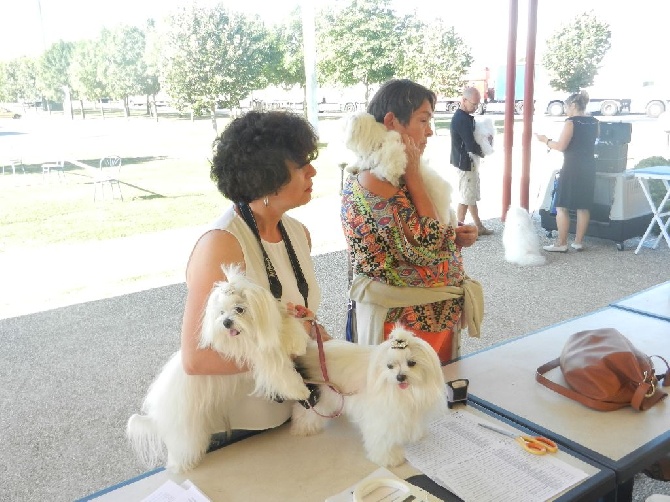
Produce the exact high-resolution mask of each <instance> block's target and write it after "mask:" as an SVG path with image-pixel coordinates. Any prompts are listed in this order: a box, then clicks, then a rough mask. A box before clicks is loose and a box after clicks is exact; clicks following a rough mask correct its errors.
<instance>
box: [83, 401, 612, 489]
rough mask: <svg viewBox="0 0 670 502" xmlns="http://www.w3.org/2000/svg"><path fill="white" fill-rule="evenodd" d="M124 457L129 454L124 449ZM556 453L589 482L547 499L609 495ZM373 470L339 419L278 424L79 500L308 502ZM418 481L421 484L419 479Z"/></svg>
mask: <svg viewBox="0 0 670 502" xmlns="http://www.w3.org/2000/svg"><path fill="white" fill-rule="evenodd" d="M453 411H466V412H467V413H473V414H475V416H477V417H486V419H487V420H490V421H493V422H494V423H496V424H497V425H499V426H500V427H502V428H506V429H508V430H510V429H511V430H514V429H516V430H517V431H521V430H524V431H527V429H525V428H523V427H519V425H516V424H513V423H512V422H511V421H508V420H506V419H503V418H501V417H496V416H495V415H494V414H493V413H492V412H490V411H488V410H485V409H482V408H480V407H478V406H476V405H468V406H462V405H459V406H458V407H457V409H456V408H455V409H454V410H453ZM450 412H452V411H447V413H450ZM128 454H129V455H131V454H132V453H131V452H130V451H129V452H128ZM556 455H557V456H558V458H560V459H561V460H563V461H565V462H567V463H568V464H570V465H572V466H574V467H577V468H579V469H582V470H583V471H585V472H586V473H587V475H588V477H587V478H586V479H585V480H584V481H582V482H581V483H579V484H577V485H576V486H574V487H573V488H571V489H569V490H567V491H566V492H565V493H563V494H562V495H559V496H558V497H557V498H556V499H554V500H559V501H565V502H567V501H573V500H595V499H597V498H599V497H601V496H604V495H607V494H609V493H612V492H613V490H614V488H615V486H616V483H615V478H614V472H613V471H612V470H611V469H609V468H606V467H603V466H602V465H599V464H598V463H597V462H593V461H591V460H589V459H587V458H585V457H584V456H582V455H579V454H575V453H574V452H570V451H569V450H568V449H567V448H559V451H558V453H557V454H556ZM378 467H379V466H378V465H376V464H374V463H372V462H370V461H369V460H368V459H367V458H366V457H365V452H364V450H363V446H362V441H361V438H360V435H359V433H358V431H357V430H356V429H355V428H354V427H353V426H352V425H351V424H350V423H349V422H348V421H347V420H346V419H344V418H343V417H340V418H337V419H334V420H333V421H332V423H330V424H329V427H327V428H326V429H325V430H324V431H323V432H322V433H320V434H317V435H315V436H310V437H295V436H291V435H290V434H289V425H288V424H285V425H283V426H281V427H278V428H277V429H273V430H269V431H266V432H263V433H261V434H257V435H255V436H252V437H249V438H246V439H243V440H242V441H239V442H237V443H233V444H231V445H228V446H225V447H223V448H221V449H219V450H216V451H213V452H211V453H209V454H207V455H206V457H205V459H204V461H203V462H202V463H201V464H200V465H199V466H198V467H196V468H195V469H193V470H191V471H189V472H186V473H184V474H183V475H177V474H172V473H170V472H168V471H166V470H164V469H157V470H154V471H150V472H148V473H145V474H143V475H141V476H138V477H137V478H133V479H130V480H128V481H125V482H123V483H120V484H118V485H115V486H112V487H110V488H107V489H105V490H102V491H100V492H97V493H94V494H92V495H89V496H87V497H85V498H83V499H81V500H80V501H78V502H84V501H89V500H94V501H95V502H129V501H139V500H141V499H142V498H143V497H146V496H148V495H149V494H151V493H152V492H153V491H154V490H156V489H157V488H158V487H159V486H161V485H162V484H163V483H164V482H165V481H166V480H168V479H171V480H173V481H175V482H177V483H181V482H183V481H184V480H185V479H189V480H190V481H192V482H193V483H194V484H195V485H196V486H197V487H198V488H199V489H200V490H201V491H202V492H203V493H204V494H205V495H206V496H208V497H209V498H210V499H211V500H212V501H213V502H236V501H244V502H250V501H253V502H263V501H273V502H274V501H291V502H302V501H304V502H315V501H323V500H325V499H326V498H327V497H330V496H331V495H334V494H336V493H339V492H341V491H343V490H345V489H346V488H347V487H349V486H352V485H354V484H355V483H357V482H358V481H360V480H361V479H363V478H364V477H366V476H367V475H369V474H371V473H372V472H374V471H375V470H376V469H377V468H378ZM390 470H391V471H392V472H393V473H394V474H395V475H397V476H400V477H402V478H404V479H407V478H409V477H414V476H417V475H421V472H419V471H418V470H417V469H415V468H414V467H412V466H411V465H410V464H409V463H407V462H405V463H404V464H403V465H401V466H399V467H397V468H391V469H390ZM421 478H423V481H425V480H427V478H426V477H425V476H421ZM410 481H412V482H414V483H415V484H417V485H420V484H423V483H419V482H418V481H419V480H416V481H415V480H414V479H411V480H410ZM428 481H429V480H428ZM424 486H425V487H427V485H425V484H424ZM441 489H442V490H443V491H444V492H445V493H446V495H445V494H440V495H439V496H440V497H442V498H444V500H447V501H458V500H460V499H458V498H457V497H455V496H454V495H453V494H451V493H450V492H446V490H444V489H443V488H441Z"/></svg>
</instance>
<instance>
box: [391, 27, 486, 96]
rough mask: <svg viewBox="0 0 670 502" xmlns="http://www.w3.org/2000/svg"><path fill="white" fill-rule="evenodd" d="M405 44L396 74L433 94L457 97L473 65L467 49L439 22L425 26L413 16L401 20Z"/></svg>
mask: <svg viewBox="0 0 670 502" xmlns="http://www.w3.org/2000/svg"><path fill="white" fill-rule="evenodd" d="M403 26H404V29H403V30H402V31H403V32H404V34H405V37H404V38H405V42H404V43H403V50H402V51H401V56H402V58H401V62H400V64H399V68H398V69H399V71H398V74H399V75H400V76H402V77H404V78H409V79H411V80H414V81H416V82H419V83H421V84H423V85H425V86H426V87H428V88H429V89H431V90H432V91H434V92H435V93H436V94H441V95H443V96H458V95H460V93H461V92H462V90H463V86H464V85H465V80H464V77H465V74H466V73H467V70H468V68H469V67H470V65H472V62H473V57H472V54H471V52H470V47H469V46H468V45H466V44H465V42H464V41H463V39H462V38H461V37H460V36H459V35H458V34H457V33H456V30H455V29H454V27H453V26H451V27H447V26H445V25H444V23H443V21H442V20H441V19H436V20H435V21H433V22H432V23H430V24H424V23H423V22H421V21H419V20H418V19H417V18H416V17H415V16H407V17H406V18H405V19H404V21H403Z"/></svg>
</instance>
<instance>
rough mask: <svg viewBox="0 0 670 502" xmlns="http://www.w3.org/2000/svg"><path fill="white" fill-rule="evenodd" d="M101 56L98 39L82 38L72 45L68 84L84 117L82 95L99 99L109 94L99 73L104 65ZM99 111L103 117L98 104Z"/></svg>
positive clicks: (95, 99)
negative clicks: (77, 98) (77, 100)
mask: <svg viewBox="0 0 670 502" xmlns="http://www.w3.org/2000/svg"><path fill="white" fill-rule="evenodd" d="M103 57H104V56H103V51H102V50H100V41H99V40H83V41H80V42H77V43H76V44H75V46H74V50H73V53H72V62H71V64H70V84H71V85H72V89H73V92H74V93H76V95H77V96H78V97H79V104H80V107H81V111H82V117H85V116H84V104H83V101H82V99H83V98H84V97H87V98H88V99H91V100H94V101H100V100H101V99H102V98H104V97H106V96H108V95H109V92H108V91H107V88H106V82H105V81H104V80H103V78H102V76H101V74H100V73H101V72H100V69H101V68H103V67H104V63H103V61H102V59H103ZM100 113H101V114H102V116H103V117H104V116H105V110H104V108H103V107H102V106H100Z"/></svg>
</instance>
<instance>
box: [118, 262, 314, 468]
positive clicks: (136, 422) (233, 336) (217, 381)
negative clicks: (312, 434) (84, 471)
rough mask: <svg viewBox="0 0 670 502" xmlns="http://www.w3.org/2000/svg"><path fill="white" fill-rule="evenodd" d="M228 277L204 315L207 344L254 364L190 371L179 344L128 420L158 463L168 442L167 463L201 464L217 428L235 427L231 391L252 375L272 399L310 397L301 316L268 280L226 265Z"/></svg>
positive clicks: (145, 454) (137, 445)
mask: <svg viewBox="0 0 670 502" xmlns="http://www.w3.org/2000/svg"><path fill="white" fill-rule="evenodd" d="M224 273H225V275H226V277H227V281H225V282H218V283H216V284H215V286H214V288H213V289H212V292H211V293H210V296H209V299H208V302H207V307H206V309H205V315H204V318H203V323H202V332H201V339H200V343H199V347H200V348H211V349H213V350H215V351H217V352H219V353H220V354H221V356H222V357H224V358H229V359H232V360H234V361H235V362H236V363H237V364H238V365H240V366H241V365H244V364H246V365H247V366H249V367H250V368H251V371H250V372H245V373H239V374H235V375H187V374H186V373H185V371H184V368H183V365H182V360H181V351H178V352H176V353H175V354H174V355H173V356H172V357H171V358H170V360H169V361H168V362H167V364H166V365H165V366H164V368H163V370H162V371H161V373H160V374H159V375H158V377H157V378H156V380H155V381H154V382H153V383H152V384H151V387H150V388H149V392H148V394H147V396H146V398H145V400H144V403H143V405H142V411H143V413H144V414H143V415H137V414H135V415H133V416H131V417H130V419H129V420H128V425H127V428H126V433H127V435H128V438H129V439H130V442H131V444H132V446H133V449H134V450H135V452H136V453H137V455H138V456H139V457H140V459H141V460H142V461H143V462H144V463H145V464H147V465H149V466H154V465H156V464H157V463H158V461H159V459H161V458H162V457H163V445H164V446H165V447H166V448H167V468H168V469H170V470H173V471H176V472H181V471H185V470H188V469H192V468H193V467H195V466H196V465H197V464H198V463H199V462H200V460H201V459H202V457H203V455H204V454H205V452H206V451H207V447H208V446H209V442H210V437H211V435H212V434H213V433H215V432H221V431H229V430H230V425H229V420H228V416H229V412H230V410H231V408H232V407H234V406H235V403H234V402H231V399H232V398H233V397H234V396H235V395H236V388H237V386H238V385H241V384H242V383H243V382H246V381H248V379H249V378H250V376H249V373H251V378H253V380H254V383H255V387H254V390H253V395H256V396H260V397H264V398H267V399H273V398H283V399H306V398H307V397H309V394H310V392H309V389H308V388H307V386H306V385H305V383H304V382H303V380H302V377H301V376H300V374H299V373H298V372H297V371H296V370H295V367H294V365H293V360H292V356H296V355H302V354H304V353H305V350H306V347H307V344H308V342H309V340H310V338H309V335H308V334H307V332H306V331H305V328H304V327H303V324H302V322H300V321H299V320H298V319H296V318H295V317H293V316H291V315H289V313H288V312H287V311H286V308H285V306H284V305H282V304H281V303H279V302H278V301H277V300H276V299H275V298H274V297H273V296H272V294H271V293H270V292H269V291H268V290H266V289H265V288H263V287H261V286H258V285H257V284H254V283H253V282H251V281H250V280H249V279H247V278H246V276H245V275H244V274H243V273H242V272H241V270H240V269H239V268H237V267H233V268H224Z"/></svg>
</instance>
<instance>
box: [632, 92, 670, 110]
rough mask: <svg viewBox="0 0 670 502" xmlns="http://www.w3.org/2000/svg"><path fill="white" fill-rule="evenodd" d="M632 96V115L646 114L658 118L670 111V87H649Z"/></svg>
mask: <svg viewBox="0 0 670 502" xmlns="http://www.w3.org/2000/svg"><path fill="white" fill-rule="evenodd" d="M632 94H633V95H632V98H631V100H630V112H631V113H644V114H646V115H647V116H648V117H652V118H656V117H658V116H659V115H660V114H661V113H663V112H665V111H666V110H668V109H670V86H667V87H663V86H657V85H648V86H644V87H642V88H641V89H639V90H638V91H636V92H634V93H632Z"/></svg>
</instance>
